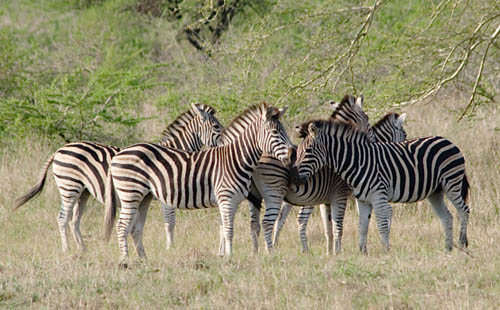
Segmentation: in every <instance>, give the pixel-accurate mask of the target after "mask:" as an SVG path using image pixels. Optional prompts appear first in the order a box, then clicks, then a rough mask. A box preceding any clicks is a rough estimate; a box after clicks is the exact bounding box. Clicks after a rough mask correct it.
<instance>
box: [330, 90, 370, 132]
mask: <svg viewBox="0 0 500 310" xmlns="http://www.w3.org/2000/svg"><path fill="white" fill-rule="evenodd" d="M363 101H364V97H363V95H361V96H359V97H357V98H356V97H354V96H351V95H345V96H344V98H342V100H341V101H340V102H335V101H330V102H329V103H330V107H331V108H332V110H333V112H332V115H331V116H330V119H332V120H336V121H341V122H346V123H351V124H352V125H353V126H354V127H355V128H357V129H358V130H359V131H361V132H366V133H367V134H368V139H369V140H370V141H371V142H375V136H374V133H373V132H372V131H371V130H370V121H369V118H368V115H366V113H365V112H364V111H363Z"/></svg>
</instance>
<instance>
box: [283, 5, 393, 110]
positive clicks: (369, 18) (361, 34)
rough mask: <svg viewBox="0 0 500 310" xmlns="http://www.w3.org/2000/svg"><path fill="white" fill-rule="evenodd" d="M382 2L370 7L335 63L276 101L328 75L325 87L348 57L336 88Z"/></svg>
mask: <svg viewBox="0 0 500 310" xmlns="http://www.w3.org/2000/svg"><path fill="white" fill-rule="evenodd" d="M382 2H383V0H375V3H374V4H373V6H371V7H370V11H369V13H368V16H367V17H366V19H365V21H364V23H363V25H362V26H361V27H360V28H359V30H358V32H357V34H356V36H355V37H354V39H353V40H352V41H351V44H350V45H349V48H348V49H347V50H346V51H345V52H344V53H343V54H342V55H341V56H340V57H339V58H338V59H337V60H336V61H335V62H334V63H332V64H331V65H329V66H328V67H327V68H326V69H324V70H323V71H321V72H320V73H319V74H317V75H316V76H314V77H313V78H312V79H310V80H309V81H306V82H303V83H300V84H298V85H295V86H292V87H290V88H289V89H288V90H287V91H286V92H285V93H284V94H283V95H281V97H279V98H278V100H277V101H276V103H277V104H278V103H280V102H281V101H282V100H283V99H284V98H286V97H287V96H288V95H289V94H290V93H291V92H293V91H295V92H297V91H299V90H301V89H304V88H306V87H308V86H310V85H311V84H313V83H314V82H316V81H318V80H319V79H320V78H322V77H324V76H326V80H325V82H324V83H323V84H322V85H320V86H321V87H325V86H326V84H327V83H328V81H329V80H330V78H331V75H332V74H333V73H334V72H335V71H336V70H337V69H338V67H339V66H340V65H341V64H342V63H343V62H344V60H346V59H347V66H346V67H345V68H344V69H343V70H342V71H341V72H340V74H339V75H338V77H337V79H336V81H335V84H334V88H335V87H336V85H337V82H338V80H339V79H340V77H341V76H342V75H343V74H344V72H345V71H346V70H347V68H348V67H349V66H350V63H351V60H352V58H353V57H354V56H355V55H356V54H357V52H358V50H359V47H360V46H361V42H362V40H363V38H364V37H365V36H366V34H367V33H368V30H369V29H370V25H371V23H372V20H373V16H374V14H375V11H376V10H377V8H378V7H380V5H381V4H382Z"/></svg>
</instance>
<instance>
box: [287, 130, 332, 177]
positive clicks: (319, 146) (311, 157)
mask: <svg viewBox="0 0 500 310" xmlns="http://www.w3.org/2000/svg"><path fill="white" fill-rule="evenodd" d="M323 125H324V121H311V122H306V123H304V124H302V125H300V126H297V127H296V129H297V131H298V133H299V136H300V137H302V138H304V140H302V142H301V143H300V144H299V146H298V147H297V154H296V161H295V164H294V169H293V170H294V171H293V173H292V174H293V175H294V179H295V180H294V181H297V183H303V182H305V180H307V179H308V178H309V177H311V176H312V175H313V174H314V173H315V172H316V171H318V170H319V169H321V167H323V166H324V165H326V164H327V158H328V157H327V155H328V154H327V149H326V141H325V139H327V135H325V134H322V131H323Z"/></svg>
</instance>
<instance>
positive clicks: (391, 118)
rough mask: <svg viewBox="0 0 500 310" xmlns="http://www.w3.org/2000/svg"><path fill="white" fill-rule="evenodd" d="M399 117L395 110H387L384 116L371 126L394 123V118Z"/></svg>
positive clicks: (377, 126)
mask: <svg viewBox="0 0 500 310" xmlns="http://www.w3.org/2000/svg"><path fill="white" fill-rule="evenodd" d="M398 117H399V114H398V113H396V112H389V113H387V114H386V115H384V117H382V118H381V119H379V120H378V122H376V123H375V124H374V125H373V126H372V127H373V128H379V127H382V126H384V125H385V124H386V123H389V124H394V122H395V120H396V119H397V118H398Z"/></svg>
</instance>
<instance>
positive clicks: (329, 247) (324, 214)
mask: <svg viewBox="0 0 500 310" xmlns="http://www.w3.org/2000/svg"><path fill="white" fill-rule="evenodd" d="M319 211H320V212H321V219H322V220H323V228H324V232H325V237H326V255H330V254H331V253H332V251H333V228H332V208H331V207H330V205H327V204H321V205H320V206H319Z"/></svg>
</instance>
